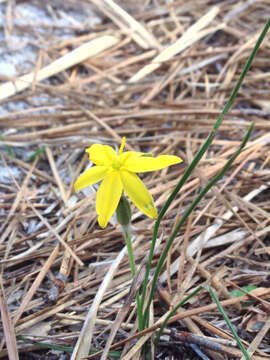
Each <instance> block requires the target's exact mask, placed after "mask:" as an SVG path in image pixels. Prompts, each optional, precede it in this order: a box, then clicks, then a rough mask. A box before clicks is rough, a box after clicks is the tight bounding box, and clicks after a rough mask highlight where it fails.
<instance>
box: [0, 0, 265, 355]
mask: <svg viewBox="0 0 270 360" xmlns="http://www.w3.org/2000/svg"><path fill="white" fill-rule="evenodd" d="M0 3H1V4H0V11H1V19H2V20H3V21H2V25H1V30H0V31H1V53H2V54H1V55H2V58H3V60H1V62H0V73H1V77H0V81H1V83H0V99H1V106H0V116H1V117H0V126H1V139H0V141H1V153H0V155H1V158H0V221H1V224H0V251H1V260H0V261H1V277H0V285H1V286H0V291H1V294H0V295H1V296H0V298H1V299H0V300H1V301H0V307H1V312H2V314H5V316H2V330H1V331H2V335H3V334H4V333H5V334H7V333H8V334H9V337H7V336H6V337H5V341H3V338H2V343H1V351H0V357H1V358H7V354H9V356H11V354H12V358H14V359H15V358H19V357H20V359H34V358H35V359H37V358H40V359H41V358H42V359H45V358H46V359H58V358H59V359H60V358H61V359H67V358H69V357H70V356H71V358H72V359H79V358H80V357H82V354H83V353H84V352H85V351H86V349H87V346H88V345H89V344H90V343H91V346H92V347H93V348H95V349H97V350H103V349H104V348H105V344H106V341H107V339H108V337H109V332H110V329H111V327H112V326H114V321H115V319H116V318H117V314H118V313H119V312H120V311H121V309H123V308H125V309H128V311H127V314H128V315H126V316H125V318H124V321H123V322H121V323H120V324H117V330H118V331H115V337H114V339H112V343H114V344H116V345H114V347H116V346H118V348H117V349H118V350H119V351H122V357H121V358H122V359H126V360H127V359H138V351H139V350H140V349H141V347H142V345H143V344H144V342H145V341H146V339H149V338H151V336H152V335H153V332H154V330H155V329H156V328H158V326H159V324H160V322H161V321H162V319H164V317H165V315H166V314H167V311H168V310H169V308H170V307H171V306H173V305H175V304H177V302H179V301H180V300H181V299H182V298H183V296H185V295H187V294H189V293H190V292H191V291H192V290H194V289H195V288H196V287H197V286H198V285H205V284H209V285H211V287H212V288H213V289H214V291H215V292H216V294H217V295H218V297H219V299H220V301H221V303H222V304H223V305H224V306H225V310H226V312H227V315H228V316H229V318H230V320H231V321H232V323H233V324H234V326H235V327H236V329H237V331H238V334H239V336H240V338H241V339H242V341H243V343H244V344H245V346H246V347H247V349H248V351H249V352H250V354H251V355H252V356H253V357H252V359H270V355H269V354H270V347H269V344H270V331H269V327H270V322H269V311H270V310H269V309H270V304H269V299H270V289H269V280H270V263H269V258H270V238H269V229H270V200H269V184H270V182H269V181H270V180H269V176H270V168H269V162H270V155H269V149H270V148H269V146H270V145H269V143H270V133H269V111H270V80H269V79H270V76H269V74H270V66H269V53H270V42H269V34H268V36H267V37H266V38H265V40H264V42H263V44H262V46H261V48H260V50H259V52H258V54H257V56H256V58H255V61H254V63H253V64H252V67H251V70H250V71H249V73H248V75H247V77H246V79H245V81H244V85H243V86H242V87H241V89H240V92H239V94H238V97H237V99H236V102H235V103H234V106H233V108H232V110H231V111H230V113H229V114H228V115H227V116H226V119H225V121H224V123H223V125H222V126H221V128H220V131H219V132H218V134H217V136H216V139H215V140H214V143H213V145H212V146H211V147H210V148H209V151H208V152H207V154H206V155H205V156H204V158H203V160H202V161H201V162H200V164H199V166H198V167H197V169H196V171H195V172H194V174H193V176H192V178H191V179H190V180H189V181H188V182H187V184H186V185H185V186H184V189H183V190H182V191H181V193H179V196H178V198H177V200H176V201H175V202H174V203H173V205H172V206H171V208H170V209H169V211H168V213H167V215H166V218H165V219H164V220H163V222H162V227H161V232H160V234H159V236H160V238H159V245H158V248H157V250H156V255H155V258H154V261H153V267H154V266H155V264H156V261H157V258H158V256H159V253H160V252H161V249H162V248H163V247H164V244H165V243H166V238H167V236H168V234H169V233H170V231H171V229H172V228H173V227H174V226H175V224H176V222H177V220H178V219H179V218H180V217H181V214H182V213H183V209H185V208H186V207H187V206H188V204H190V202H191V201H192V199H194V197H195V196H196V194H198V191H199V190H200V187H201V186H202V185H203V184H205V183H206V182H207V181H208V180H209V179H211V178H212V177H213V176H214V175H215V174H216V173H217V172H218V171H219V170H220V169H221V168H222V166H223V165H224V163H225V162H226V160H227V159H228V157H229V156H230V155H231V154H232V153H233V152H234V151H235V149H236V148H237V146H238V145H239V144H240V141H241V139H242V137H243V134H244V132H245V130H246V129H247V127H248V125H249V124H250V123H251V122H254V123H255V131H254V132H253V134H252V138H251V140H250V142H249V143H248V146H247V148H246V149H245V151H244V152H243V153H242V154H241V155H240V156H239V157H238V158H237V161H236V162H235V164H234V166H233V167H232V169H231V170H230V172H229V173H228V174H227V175H226V176H225V177H224V178H223V180H222V181H221V182H220V183H219V184H218V185H217V186H216V187H215V189H214V190H213V191H211V192H210V193H209V194H208V195H207V197H206V198H205V199H204V200H203V201H202V202H201V203H200V205H199V206H198V208H197V209H196V211H195V212H194V213H193V216H192V218H191V219H190V221H189V222H188V224H186V227H184V229H183V231H181V232H180V233H179V235H178V237H177V239H176V241H175V243H174V245H173V248H172V249H171V252H170V256H169V258H168V260H167V266H166V269H164V272H163V273H162V275H161V277H160V288H159V289H158V291H157V293H156V297H155V301H154V304H153V308H152V318H151V326H150V328H149V329H147V330H146V331H145V332H144V334H140V335H141V336H140V337H139V338H138V334H136V323H135V319H136V318H135V311H136V309H135V307H134V306H135V305H134V304H135V303H134V299H131V298H130V296H129V291H130V285H131V282H132V279H131V274H130V268H129V264H128V259H127V255H126V252H125V249H124V243H123V238H122V235H121V231H120V228H119V227H118V226H117V225H115V222H114V221H113V220H112V222H111V224H110V226H108V227H107V228H106V229H104V230H101V229H100V228H99V227H98V225H97V221H96V220H97V219H96V214H95V208H94V206H95V202H94V199H95V189H87V190H85V191H84V193H78V194H77V193H76V194H75V193H74V191H73V184H74V181H75V179H76V178H77V177H78V175H79V174H80V173H81V172H82V171H83V170H84V169H85V167H86V166H87V162H88V160H87V156H86V154H84V149H85V148H86V147H89V146H90V145H91V144H93V143H97V142H98V143H101V144H109V145H111V146H119V143H120V139H121V137H122V136H126V137H127V139H128V143H129V144H130V147H131V148H132V149H135V150H136V151H145V152H147V151H151V152H152V153H153V154H160V153H162V154H174V155H177V156H180V157H181V158H183V159H184V161H185V165H187V164H189V163H190V162H191V161H192V159H193V157H194V154H196V152H197V151H198V150H199V148H200V145H201V144H202V142H203V140H204V139H205V138H206V136H207V134H208V132H209V131H210V129H211V127H212V125H213V124H214V122H215V119H216V118H217V116H218V115H219V113H220V111H221V109H222V107H223V106H224V104H225V102H226V100H227V99H228V97H229V95H230V93H231V90H232V88H233V86H234V84H235V82H236V81H237V79H238V77H239V74H240V72H241V70H242V68H243V65H244V63H245V61H246V59H247V57H248V56H249V54H250V52H251V50H252V48H253V46H254V44H255V42H256V40H257V37H258V34H259V33H260V32H261V30H262V28H263V26H264V24H265V22H266V20H267V19H268V17H269V13H270V3H269V1H268V0H257V1H244V2H243V1H238V0H229V1H228V0H223V1H222V0H220V1H214V0H212V1H199V0H196V1H192V2H186V1H184V0H178V1H176V0H175V1H165V0H159V1H153V2H150V1H147V0H145V1H143V0H141V1H136V2H134V1H132V2H124V1H120V0H119V1H118V2H117V3H116V2H113V1H111V0H106V1H105V0H104V1H99V0H93V1H90V0H81V1H73V0H69V1H59V0H58V1H45V2H39V1H34V0H33V1H27V2H18V3H15V2H13V1H1V2H0ZM39 149H41V150H44V151H41V153H40V154H39V155H37V156H36V157H34V159H32V160H30V161H29V156H31V155H32V154H33V153H35V152H36V151H37V150H39ZM11 154H13V156H11ZM185 165H183V166H181V167H180V170H179V167H172V168H168V169H164V170H162V171H161V172H160V173H150V174H145V176H144V177H143V180H144V182H145V184H146V186H147V188H148V189H150V191H151V193H152V195H153V197H154V198H155V203H156V205H157V206H158V208H160V207H161V206H162V205H163V204H164V202H165V201H166V199H167V197H168V195H169V194H170V192H171V190H172V189H173V187H174V185H175V184H176V183H177V181H178V180H179V178H180V177H181V174H182V173H183V172H184V169H185ZM133 210H134V215H133V234H134V248H135V255H136V262H137V264H138V265H139V264H140V263H143V262H144V258H145V254H146V253H147V251H148V250H149V246H150V240H151V231H152V229H153V221H152V220H150V219H146V218H145V216H143V215H142V214H141V213H139V212H136V210H135V209H134V208H133ZM104 279H107V281H105V282H104ZM101 284H102V286H101ZM243 286H253V287H254V288H255V290H254V291H252V292H251V293H250V294H243V295H242V296H241V297H236V298H232V296H231V291H232V290H236V289H238V288H242V287H243ZM7 309H8V310H9V311H8V313H7ZM89 309H91V312H89ZM87 314H88V315H87ZM89 314H90V315H91V316H90V315H89ZM86 316H88V317H89V316H90V317H91V319H90V320H91V321H90V325H89V323H88V324H87V326H86V322H85V318H86ZM172 320H173V321H171V322H170V324H169V325H168V326H167V328H166V331H165V333H164V336H163V337H162V341H161V342H160V345H159V347H158V349H157V350H158V352H157V354H156V355H157V358H161V359H165V358H167V356H171V358H172V359H179V358H181V359H201V358H202V357H201V356H202V355H200V354H201V353H203V354H204V356H207V358H209V359H234V358H241V356H242V354H241V352H240V351H239V350H238V349H237V347H236V346H235V343H234V342H233V338H232V336H231V334H230V333H229V332H228V329H227V328H226V324H225V321H224V320H223V318H222V316H221V314H220V313H219V311H218V310H217V308H216V305H215V303H213V302H212V300H211V297H210V295H209V294H208V293H207V292H206V291H203V292H200V293H199V295H198V296H197V297H196V298H195V299H192V301H191V302H189V303H188V304H187V305H185V306H184V308H183V309H182V310H181V311H179V312H178V313H177V315H175V317H174V318H173V319H172ZM83 324H84V326H83ZM85 327H87V331H85ZM186 333H189V334H190V336H187V335H186ZM15 334H16V335H23V336H24V337H26V338H28V339H31V340H32V343H31V344H27V343H25V342H23V341H22V340H19V339H18V338H17V340H16V339H15ZM142 335H143V336H142ZM191 335H192V336H193V337H191ZM196 336H197V337H196ZM78 339H79V340H78ZM133 339H136V341H134V340H133ZM183 339H184V340H183ZM191 339H193V340H191ZM196 339H197V340H196ZM198 339H206V340H207V339H208V340H207V341H206V340H204V341H203V340H198ZM196 341H197V343H198V342H199V345H200V351H201V353H200V352H198V351H197V352H196V349H197V350H198V345H196ZM37 342H46V343H47V344H57V345H62V346H67V347H73V348H74V349H75V350H74V351H73V354H72V355H70V353H68V352H63V351H62V352H61V351H59V350H58V351H57V350H50V349H40V348H39V346H38V345H37ZM212 342H213V343H214V344H215V345H213V344H212ZM15 343H16V347H17V349H16V348H15V345H14V344H15ZM76 343H77V345H76V346H75V344H76ZM86 343H87V344H86ZM191 343H192V344H193V345H194V344H195V345H194V346H191ZM85 344H86V345H85ZM207 344H208V345H207ZM209 344H210V345H209ZM211 344H212V345H211ZM89 346H90V345H89ZM196 346H197V348H196ZM211 346H212V347H211ZM18 354H20V355H18ZM92 358H94V356H92ZM95 358H98V357H97V356H95Z"/></svg>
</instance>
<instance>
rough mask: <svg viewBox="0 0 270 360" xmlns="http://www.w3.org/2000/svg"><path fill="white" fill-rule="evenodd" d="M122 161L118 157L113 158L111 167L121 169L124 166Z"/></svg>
mask: <svg viewBox="0 0 270 360" xmlns="http://www.w3.org/2000/svg"><path fill="white" fill-rule="evenodd" d="M122 165H123V164H122V162H121V161H120V160H119V159H116V160H113V162H112V164H111V167H112V168H113V169H114V170H120V168H121V167H122Z"/></svg>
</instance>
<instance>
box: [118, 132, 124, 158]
mask: <svg viewBox="0 0 270 360" xmlns="http://www.w3.org/2000/svg"><path fill="white" fill-rule="evenodd" d="M125 143H126V137H125V136H124V137H123V139H122V143H121V146H120V149H119V151H118V155H122V153H123V150H124V146H125Z"/></svg>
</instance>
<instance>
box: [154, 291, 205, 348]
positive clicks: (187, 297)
mask: <svg viewBox="0 0 270 360" xmlns="http://www.w3.org/2000/svg"><path fill="white" fill-rule="evenodd" d="M202 289H203V287H202V286H199V287H198V288H197V289H195V290H194V291H193V292H192V293H191V294H190V295H188V296H186V297H185V298H184V299H183V300H182V301H180V303H179V304H178V305H176V307H175V308H174V309H172V311H170V313H169V314H168V315H167V317H166V319H165V320H164V322H163V324H162V326H161V328H160V329H159V332H158V334H157V337H156V339H155V345H157V344H158V342H159V339H160V336H161V335H162V333H163V330H164V328H165V326H166V325H167V322H168V321H169V319H170V318H171V317H172V316H173V315H174V314H175V313H176V311H177V310H178V309H179V308H180V307H181V306H183V305H184V304H185V303H186V302H187V301H188V300H189V299H191V298H192V297H193V296H195V295H196V294H197V293H198V292H199V291H201V290H202Z"/></svg>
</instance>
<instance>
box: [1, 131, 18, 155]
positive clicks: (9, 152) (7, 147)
mask: <svg viewBox="0 0 270 360" xmlns="http://www.w3.org/2000/svg"><path fill="white" fill-rule="evenodd" d="M0 140H2V141H6V139H5V137H4V135H2V134H1V133H0ZM4 146H5V148H6V150H7V152H8V154H9V155H10V156H12V157H13V158H15V157H16V155H15V153H14V152H13V151H12V149H11V147H10V146H9V145H6V144H4Z"/></svg>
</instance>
